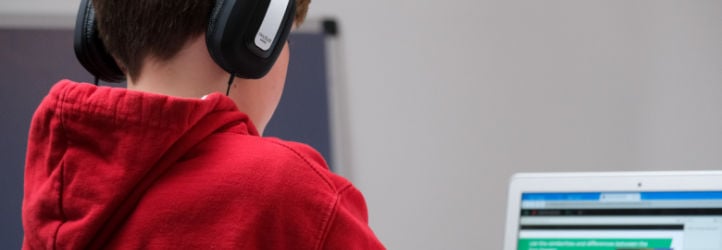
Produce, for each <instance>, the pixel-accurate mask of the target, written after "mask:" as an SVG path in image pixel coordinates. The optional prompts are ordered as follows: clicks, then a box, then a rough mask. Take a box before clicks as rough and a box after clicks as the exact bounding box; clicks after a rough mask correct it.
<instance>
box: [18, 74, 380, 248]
mask: <svg viewBox="0 0 722 250" xmlns="http://www.w3.org/2000/svg"><path fill="white" fill-rule="evenodd" d="M23 227H24V230H25V238H24V241H23V248H24V249H84V248H91V249H98V248H103V249H105V248H109V249H139V248H143V249H148V248H153V249H177V248H194V249H210V248H216V249H383V248H384V247H383V246H382V245H381V243H380V242H379V241H378V240H377V239H376V237H375V236H374V234H373V232H372V231H371V229H370V228H369V227H368V222H367V210H366V204H365V201H364V199H363V196H362V195H361V193H360V192H359V191H358V190H357V189H356V188H354V187H353V186H352V185H351V183H350V182H348V181H347V180H345V179H344V178H342V177H340V176H337V175H335V174H333V173H331V172H330V171H329V170H328V168H327V167H326V163H325V162H324V160H323V158H322V157H321V156H320V155H319V154H318V153H317V152H316V151H314V150H313V149H311V148H310V147H308V146H306V145H304V144H300V143H293V142H286V141H282V140H278V139H269V138H262V137H260V136H258V132H257V131H256V129H255V127H254V126H253V124H252V123H251V122H250V121H249V119H248V117H247V116H246V115H245V114H243V113H241V112H239V111H238V110H237V109H236V106H235V105H234V103H233V101H231V100H230V99H229V98H227V97H225V96H223V95H219V94H211V95H209V96H207V97H206V98H205V99H203V100H201V99H184V98H176V97H170V96H162V95H155V94H149V93H142V92H135V91H128V90H125V89H120V88H106V87H100V88H98V87H95V86H92V85H89V84H79V83H74V82H71V81H68V80H64V81H61V82H59V83H58V84H57V85H56V86H54V87H53V89H52V90H51V91H50V93H49V94H48V96H47V97H45V99H44V100H43V102H42V103H41V104H40V107H39V108H38V109H37V111H36V113H35V116H34V117H33V120H32V125H31V128H30V136H29V142H28V154H27V161H26V168H25V196H24V201H23Z"/></svg>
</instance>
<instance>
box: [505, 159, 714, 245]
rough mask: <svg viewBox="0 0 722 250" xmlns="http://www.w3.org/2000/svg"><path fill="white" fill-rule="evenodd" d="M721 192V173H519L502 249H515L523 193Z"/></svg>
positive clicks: (510, 198) (512, 187)
mask: <svg viewBox="0 0 722 250" xmlns="http://www.w3.org/2000/svg"><path fill="white" fill-rule="evenodd" d="M702 190H722V171H656V172H578V173H518V174H514V175H513V176H512V177H511V181H510V182H509V192H508V197H507V209H506V213H507V214H506V224H505V228H506V230H505V232H504V250H516V249H517V246H516V244H517V234H518V232H519V215H520V214H519V213H520V203H521V195H522V193H524V192H570V191H573V192H585V191H589V192H599V191H612V192H614V191H640V192H641V191H702Z"/></svg>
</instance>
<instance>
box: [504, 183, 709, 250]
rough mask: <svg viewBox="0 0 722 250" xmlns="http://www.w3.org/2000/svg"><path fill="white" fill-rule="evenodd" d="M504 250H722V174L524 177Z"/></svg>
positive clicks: (512, 192) (512, 191)
mask: <svg viewBox="0 0 722 250" xmlns="http://www.w3.org/2000/svg"><path fill="white" fill-rule="evenodd" d="M504 250H722V171H681V172H607V173H522V174H516V175H514V176H513V177H512V178H511V183H510V186H509V197H508V207H507V216H506V231H505V236H504Z"/></svg>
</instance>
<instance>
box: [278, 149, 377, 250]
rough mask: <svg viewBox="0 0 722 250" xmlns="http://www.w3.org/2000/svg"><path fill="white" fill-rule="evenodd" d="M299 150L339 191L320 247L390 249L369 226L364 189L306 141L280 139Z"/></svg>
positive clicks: (300, 154)
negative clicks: (331, 166) (335, 169)
mask: <svg viewBox="0 0 722 250" xmlns="http://www.w3.org/2000/svg"><path fill="white" fill-rule="evenodd" d="M277 142H279V143H282V144H284V145H285V146H287V147H289V148H290V149H291V150H293V151H295V152H296V153H297V154H299V156H300V157H301V158H303V159H305V161H306V162H307V163H309V164H310V165H311V167H312V168H315V169H316V170H317V171H318V173H319V174H320V175H322V176H323V177H324V179H326V180H327V181H328V182H329V183H330V184H331V186H333V189H334V190H335V191H334V193H335V195H334V197H335V203H334V205H333V209H332V211H331V213H330V214H329V215H328V218H326V226H325V228H324V230H323V232H322V238H321V239H322V240H321V242H320V246H319V247H318V248H319V249H369V250H374V249H386V248H385V247H384V246H383V244H381V242H380V241H379V240H378V239H377V238H376V235H375V234H374V232H373V231H372V230H371V228H370V227H369V225H368V209H367V207H366V201H365V199H364V197H363V195H362V194H361V192H360V191H359V190H358V189H356V188H355V187H354V186H353V184H351V182H349V181H348V180H346V179H345V178H343V177H341V176H339V175H336V174H334V173H332V172H331V171H330V170H328V166H327V165H326V162H325V160H324V159H323V156H321V154H320V153H318V152H317V151H316V150H314V149H313V148H311V147H310V146H308V145H306V144H302V143H296V142H288V141H280V140H279V141H277Z"/></svg>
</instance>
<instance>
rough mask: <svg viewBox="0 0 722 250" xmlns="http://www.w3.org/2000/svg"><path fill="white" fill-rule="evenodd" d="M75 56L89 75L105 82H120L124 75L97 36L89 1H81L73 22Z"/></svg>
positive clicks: (95, 23) (92, 10)
mask: <svg viewBox="0 0 722 250" xmlns="http://www.w3.org/2000/svg"><path fill="white" fill-rule="evenodd" d="M73 40H74V41H73V47H74V48H75V56H76V57H77V58H78V61H80V64H81V65H83V67H85V69H86V70H88V72H90V74H93V75H94V76H95V77H97V78H98V79H100V80H103V81H106V82H122V81H124V80H125V74H124V73H123V71H122V70H121V69H120V67H118V65H117V64H116V63H115V60H114V59H113V57H112V56H111V55H110V54H108V52H107V51H106V49H105V46H104V45H103V41H102V40H101V39H100V36H99V35H98V27H97V22H96V20H95V9H93V5H92V3H91V1H90V0H82V1H81V3H80V9H79V10H78V17H77V19H76V22H75V34H74V39H73Z"/></svg>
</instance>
